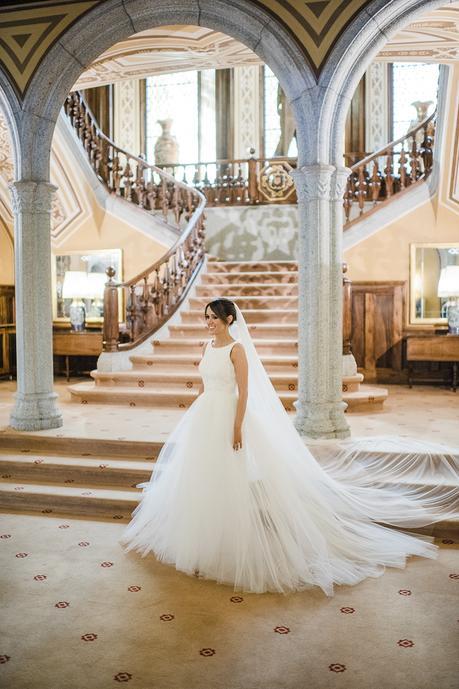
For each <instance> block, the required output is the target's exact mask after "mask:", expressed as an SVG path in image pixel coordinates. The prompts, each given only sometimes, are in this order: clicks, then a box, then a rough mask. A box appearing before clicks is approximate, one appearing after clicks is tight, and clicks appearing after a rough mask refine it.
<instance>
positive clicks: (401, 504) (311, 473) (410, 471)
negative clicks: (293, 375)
mask: <svg viewBox="0 0 459 689" xmlns="http://www.w3.org/2000/svg"><path fill="white" fill-rule="evenodd" d="M235 306H236V314H237V319H236V321H234V322H233V323H232V324H231V325H230V334H231V335H232V336H233V337H234V338H235V339H237V340H239V341H240V342H241V343H242V344H243V346H244V349H245V352H246V356H247V360H248V370H249V383H248V402H247V412H246V413H248V414H251V415H252V416H253V417H257V418H258V420H259V423H260V424H262V426H263V433H264V436H265V441H266V447H267V448H269V454H270V456H271V457H272V456H276V457H277V461H278V464H279V466H278V472H279V479H281V477H282V473H283V472H290V473H291V474H292V476H293V477H297V479H298V481H299V483H302V482H304V479H305V475H306V476H307V477H308V478H309V480H310V482H311V488H312V489H313V488H314V487H315V488H317V490H318V491H319V492H320V494H321V497H322V498H325V499H327V500H328V502H329V504H330V506H331V507H332V508H336V514H338V515H340V516H342V515H343V510H344V512H345V514H346V515H353V516H354V517H355V516H357V515H360V516H361V517H362V518H364V519H366V520H371V521H375V522H379V523H383V524H388V525H393V526H397V527H403V528H406V527H408V528H409V527H413V528H415V527H416V528H417V527H423V526H427V525H430V524H434V523H435V522H438V521H441V520H444V519H447V518H448V519H450V518H457V517H458V516H459V515H458V510H459V481H458V476H459V450H457V449H452V448H448V447H446V446H443V445H439V444H437V443H429V442H424V441H420V440H417V439H406V438H401V437H375V438H360V439H351V440H345V441H333V442H326V443H316V444H314V445H313V446H312V448H311V449H312V451H311V450H310V449H308V447H306V445H305V442H304V440H303V439H302V438H301V436H300V435H299V433H298V432H297V430H296V428H295V426H294V425H293V423H292V421H291V419H290V417H289V415H288V413H287V412H286V411H285V409H284V407H283V404H282V402H281V401H280V399H279V397H278V394H277V392H276V390H275V389H274V387H273V385H272V383H271V381H270V379H269V376H268V374H267V373H266V371H265V369H264V367H263V364H262V363H261V361H260V358H259V356H258V354H257V351H256V349H255V346H254V343H253V341H252V338H251V336H250V333H249V330H248V328H247V324H246V322H245V319H244V316H243V314H242V312H241V310H240V309H239V307H238V306H237V305H235ZM243 442H244V437H243ZM312 452H314V455H313V454H312ZM258 461H260V460H258ZM260 472H261V474H262V473H263V467H259V472H258V475H260Z"/></svg>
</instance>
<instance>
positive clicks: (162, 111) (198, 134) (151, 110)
mask: <svg viewBox="0 0 459 689" xmlns="http://www.w3.org/2000/svg"><path fill="white" fill-rule="evenodd" d="M146 82H147V83H146V137H145V138H146V154H147V160H148V161H149V162H152V163H153V162H154V161H155V144H156V141H157V139H158V137H159V136H160V135H161V126H160V125H159V124H158V120H165V119H168V118H169V119H171V120H172V124H171V134H172V135H173V136H175V138H176V139H177V143H178V146H179V155H178V162H179V163H184V164H186V163H196V162H198V161H199V160H201V159H205V160H215V155H216V141H215V70H205V71H203V72H197V71H191V72H175V73H173V74H161V75H158V76H153V77H149V78H148V79H147V80H146ZM203 156H204V158H203Z"/></svg>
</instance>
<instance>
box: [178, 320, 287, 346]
mask: <svg viewBox="0 0 459 689" xmlns="http://www.w3.org/2000/svg"><path fill="white" fill-rule="evenodd" d="M248 329H249V333H250V335H251V337H252V338H253V339H254V340H256V339H271V338H278V339H294V340H297V339H298V325H296V324H294V323H249V324H248ZM169 333H170V336H171V337H172V338H175V337H198V338H200V339H204V340H209V339H211V338H212V335H211V334H210V333H209V330H208V328H207V326H206V325H205V323H204V318H203V317H202V316H201V318H200V319H198V320H197V322H196V323H182V324H180V325H170V326H169Z"/></svg>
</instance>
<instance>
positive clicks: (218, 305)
mask: <svg viewBox="0 0 459 689" xmlns="http://www.w3.org/2000/svg"><path fill="white" fill-rule="evenodd" d="M209 307H210V308H211V309H212V311H213V312H214V314H215V315H216V316H217V318H219V319H220V320H221V321H223V322H224V323H225V324H226V325H232V324H233V323H234V322H235V320H236V318H237V316H236V307H235V306H234V304H233V302H232V301H230V300H229V299H214V300H213V301H210V302H209V303H208V304H206V308H205V309H204V314H206V313H207V309H208V308H209ZM228 316H232V317H233V320H232V321H231V323H228V321H227V320H226V319H227V317H228Z"/></svg>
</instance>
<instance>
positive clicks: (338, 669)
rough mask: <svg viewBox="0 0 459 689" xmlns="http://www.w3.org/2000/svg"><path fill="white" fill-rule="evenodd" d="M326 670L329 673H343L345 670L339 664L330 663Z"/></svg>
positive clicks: (343, 666)
mask: <svg viewBox="0 0 459 689" xmlns="http://www.w3.org/2000/svg"><path fill="white" fill-rule="evenodd" d="M328 669H329V670H330V671H331V672H344V671H345V669H346V666H345V665H342V664H341V663H332V664H331V665H329V666H328Z"/></svg>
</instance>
